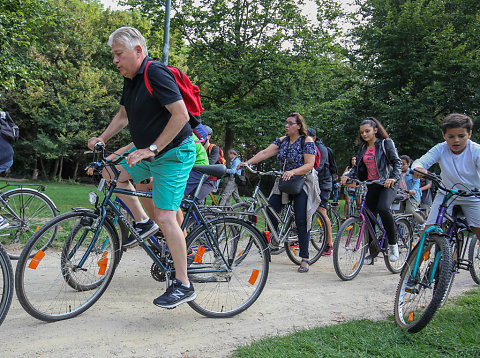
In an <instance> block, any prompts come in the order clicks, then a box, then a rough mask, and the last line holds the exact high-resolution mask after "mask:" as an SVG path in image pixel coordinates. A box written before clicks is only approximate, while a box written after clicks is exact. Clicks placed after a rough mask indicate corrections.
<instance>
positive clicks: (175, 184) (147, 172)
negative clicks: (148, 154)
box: [121, 137, 196, 211]
mask: <svg viewBox="0 0 480 358" xmlns="http://www.w3.org/2000/svg"><path fill="white" fill-rule="evenodd" d="M135 150H136V148H135V147H133V148H132V149H130V150H129V151H128V152H133V151H135ZM195 156H196V150H195V143H194V142H193V139H192V138H191V137H189V138H187V139H185V140H184V141H183V142H182V144H181V145H180V146H178V147H176V148H173V149H170V150H169V151H167V152H165V153H163V154H161V155H159V156H157V157H156V158H155V160H154V162H153V163H151V162H147V161H145V160H142V161H141V162H140V163H138V164H136V165H134V166H133V167H130V166H129V165H128V164H127V163H126V162H122V163H121V164H122V166H123V167H124V168H125V169H126V170H127V171H128V173H129V174H130V176H131V177H132V179H133V181H134V182H135V183H139V182H141V181H142V180H145V179H148V178H150V177H153V189H152V197H153V202H154V203H155V206H156V207H157V208H159V209H164V210H174V211H177V210H178V208H179V207H180V203H181V202H182V198H183V192H184V191H185V187H186V185H187V180H188V176H189V174H190V171H191V170H192V167H193V164H194V163H195Z"/></svg>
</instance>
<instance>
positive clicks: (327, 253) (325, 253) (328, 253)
mask: <svg viewBox="0 0 480 358" xmlns="http://www.w3.org/2000/svg"><path fill="white" fill-rule="evenodd" d="M332 254H333V246H329V245H327V246H325V249H324V250H323V252H322V256H332Z"/></svg>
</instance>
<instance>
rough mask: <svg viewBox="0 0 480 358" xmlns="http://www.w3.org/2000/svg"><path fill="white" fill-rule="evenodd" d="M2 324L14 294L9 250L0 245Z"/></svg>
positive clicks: (0, 309)
mask: <svg viewBox="0 0 480 358" xmlns="http://www.w3.org/2000/svg"><path fill="white" fill-rule="evenodd" d="M0 278H1V281H0V325H1V324H2V322H3V320H4V319H5V317H6V316H7V313H8V309H9V308H10V304H11V303H12V296H13V269H12V264H11V262H10V259H9V258H8V254H7V252H6V251H5V250H4V248H3V247H2V245H0Z"/></svg>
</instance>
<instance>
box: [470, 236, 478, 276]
mask: <svg viewBox="0 0 480 358" xmlns="http://www.w3.org/2000/svg"><path fill="white" fill-rule="evenodd" d="M468 260H470V262H471V266H470V275H472V279H473V281H475V283H476V284H477V285H480V240H478V238H477V237H476V236H472V238H471V240H470V246H469V248H468Z"/></svg>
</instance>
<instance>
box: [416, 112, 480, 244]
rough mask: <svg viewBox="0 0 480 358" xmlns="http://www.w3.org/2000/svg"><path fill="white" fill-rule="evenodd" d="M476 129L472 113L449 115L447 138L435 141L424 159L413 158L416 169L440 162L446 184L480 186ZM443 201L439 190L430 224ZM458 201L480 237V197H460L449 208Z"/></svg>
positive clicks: (445, 128) (445, 129)
mask: <svg viewBox="0 0 480 358" xmlns="http://www.w3.org/2000/svg"><path fill="white" fill-rule="evenodd" d="M472 129H473V121H472V119H471V118H470V117H469V116H467V115H464V114H460V113H452V114H450V115H448V116H447V117H445V119H444V120H443V121H442V132H443V138H444V139H445V142H443V143H439V144H437V145H435V146H434V147H433V148H432V149H430V150H429V151H428V152H427V153H426V154H424V155H423V156H422V157H421V158H420V159H417V160H416V161H415V162H413V164H412V169H418V170H420V171H423V172H425V173H426V172H427V169H428V168H430V167H431V166H432V165H433V164H435V163H438V164H439V165H440V169H441V175H440V176H441V178H442V181H443V183H444V185H445V187H447V188H453V187H454V186H457V187H458V188H459V189H462V187H463V188H465V187H467V188H468V189H470V190H474V189H478V190H480V144H478V143H475V142H473V141H471V140H470V137H471V136H472ZM458 184H462V185H460V186H459V185H458ZM442 201H443V195H442V193H439V194H437V195H436V196H435V199H434V201H433V204H432V208H431V210H430V215H429V217H428V219H427V222H426V227H429V226H432V225H433V224H435V221H436V219H437V213H438V208H439V207H440V205H441V204H442ZM454 205H460V206H461V207H462V210H463V213H464V214H465V217H466V218H467V221H468V224H469V226H470V228H471V229H472V230H473V231H474V233H475V235H476V236H477V238H480V198H477V197H475V196H471V197H456V198H455V200H454V201H453V202H452V203H451V205H449V212H451V211H452V209H453V206H454Z"/></svg>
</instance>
